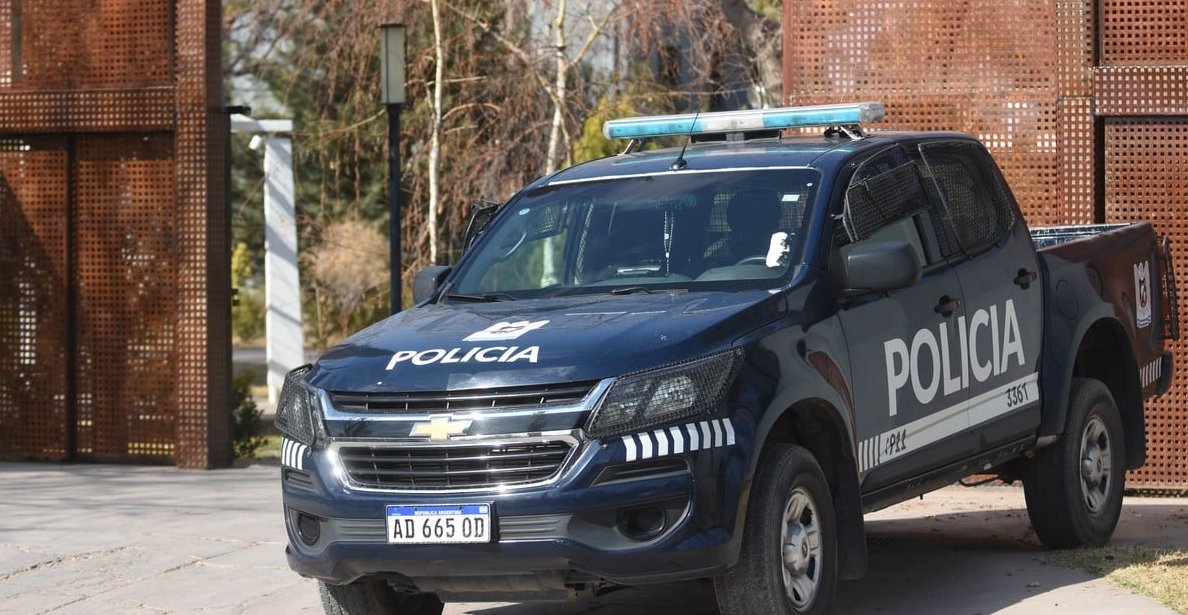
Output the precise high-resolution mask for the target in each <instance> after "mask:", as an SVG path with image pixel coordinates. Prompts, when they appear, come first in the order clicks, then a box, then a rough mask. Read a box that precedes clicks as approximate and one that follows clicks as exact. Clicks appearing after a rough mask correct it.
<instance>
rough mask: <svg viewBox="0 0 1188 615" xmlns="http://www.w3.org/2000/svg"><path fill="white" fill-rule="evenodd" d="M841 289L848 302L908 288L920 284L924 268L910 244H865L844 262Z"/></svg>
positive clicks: (856, 247)
mask: <svg viewBox="0 0 1188 615" xmlns="http://www.w3.org/2000/svg"><path fill="white" fill-rule="evenodd" d="M839 269H840V271H839V272H840V273H841V278H842V279H840V280H838V281H837V282H838V286H839V288H840V289H841V294H842V296H844V297H845V298H847V299H850V298H853V297H859V296H862V295H868V294H873V293H885V292H889V291H892V290H898V289H900V288H907V287H909V286H912V285H913V284H915V283H916V282H919V281H920V272H921V269H922V266H921V264H920V257H919V256H918V255H917V254H916V249H915V248H913V247H912V246H911V244H909V243H907V242H906V241H877V242H864V243H859V244H856V245H854V247H853V249H851V250H849V251H848V252H847V253H846V254H844V255H843V256H842V258H841V267H840V268H839Z"/></svg>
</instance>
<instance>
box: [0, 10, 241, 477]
mask: <svg viewBox="0 0 1188 615" xmlns="http://www.w3.org/2000/svg"><path fill="white" fill-rule="evenodd" d="M220 16H221V3H219V2H212V1H210V0H179V1H177V2H170V1H169V0H132V1H125V0H98V1H93V0H47V1H44V2H36V3H34V2H20V3H16V2H5V1H3V0H0V224H2V226H0V237H2V238H3V240H4V243H3V245H2V246H0V353H3V356H0V370H2V371H0V456H2V457H7V458H13V457H16V458H29V457H32V458H53V459H81V460H100V461H153V462H157V461H170V462H174V463H177V464H178V465H180V466H183V467H194V468H207V467H217V466H223V465H227V464H228V463H229V462H230V441H229V434H228V432H229V411H230V409H229V397H230V395H229V390H230V386H229V375H230V370H229V363H230V349H229V343H230V335H229V331H228V327H229V311H230V301H229V299H230V297H229V292H230V281H229V275H230V268H229V262H228V260H229V254H228V246H227V236H228V234H229V227H228V213H227V208H226V200H225V198H226V185H225V181H226V172H227V171H226V158H225V154H224V152H225V151H226V147H227V139H228V136H229V126H228V118H227V116H226V115H225V114H224V113H222V109H221V105H222V96H221V90H220V78H221V67H220V43H221V38H220V32H221V30H220V27H221V23H220ZM46 134H54V135H58V136H53V137H46V136H44V135H46ZM31 135H41V136H31ZM212 152H213V153H212ZM10 272H16V273H10ZM10 426H13V428H11V429H10V428H9V427H10Z"/></svg>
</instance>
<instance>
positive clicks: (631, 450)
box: [623, 436, 636, 461]
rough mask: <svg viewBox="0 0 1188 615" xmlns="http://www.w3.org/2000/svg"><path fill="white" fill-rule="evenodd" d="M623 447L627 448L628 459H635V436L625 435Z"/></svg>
mask: <svg viewBox="0 0 1188 615" xmlns="http://www.w3.org/2000/svg"><path fill="white" fill-rule="evenodd" d="M623 447H624V448H626V449H627V461H635V460H636V456H635V455H636V447H635V436H623Z"/></svg>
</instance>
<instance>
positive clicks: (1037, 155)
mask: <svg viewBox="0 0 1188 615" xmlns="http://www.w3.org/2000/svg"><path fill="white" fill-rule="evenodd" d="M783 23H784V35H785V37H784V41H785V42H784V90H785V96H786V98H787V99H788V102H790V103H792V104H814V103H828V102H840V101H855V100H882V101H884V102H885V103H886V104H887V119H886V121H884V122H882V123H881V124H880V125H878V126H877V127H876V128H878V129H900V128H904V129H913V130H958V131H962V132H967V133H971V134H973V135H975V136H977V137H979V138H980V139H982V141H983V142H985V143H986V144H987V146H988V148H989V149H990V151H991V153H993V154H994V157H995V158H996V159H997V161H998V162H999V164H1000V166H1001V167H1002V168H1003V173H1004V174H1005V175H1006V177H1007V179H1008V181H1009V182H1010V184H1011V187H1012V189H1013V191H1014V192H1015V195H1016V197H1017V198H1018V200H1019V202H1020V206H1021V207H1022V209H1023V212H1024V215H1025V216H1026V217H1027V219H1028V221H1029V223H1030V224H1031V225H1033V226H1042V225H1048V224H1064V223H1091V222H1106V221H1123V220H1139V219H1150V220H1152V221H1154V222H1155V225H1156V228H1157V230H1158V231H1159V232H1160V233H1164V234H1167V235H1169V236H1170V237H1171V240H1172V245H1173V246H1174V253H1175V260H1176V271H1177V280H1178V285H1179V287H1180V288H1185V287H1186V286H1185V285H1184V278H1183V276H1184V275H1188V273H1186V272H1188V260H1185V259H1188V215H1186V214H1188V211H1186V210H1188V188H1186V187H1185V185H1186V184H1185V182H1188V130H1186V129H1185V125H1186V124H1185V122H1188V68H1186V66H1188V3H1185V2H1183V0H1101V1H1096V0H1079V1H1071V2H1064V1H1057V0H1033V1H1024V2H1011V3H997V2H983V3H951V2H945V1H943V0H933V1H924V2H910V3H909V2H883V1H874V0H833V1H829V0H825V1H821V2H812V3H805V2H785V3H784V21H783ZM1181 324H1183V319H1182V322H1181ZM1181 328H1182V327H1181ZM1170 347H1171V349H1172V350H1174V351H1175V352H1176V353H1177V359H1176V360H1177V372H1178V373H1181V374H1182V373H1183V371H1184V370H1185V369H1188V361H1186V358H1185V357H1183V356H1182V355H1183V354H1184V352H1185V351H1186V349H1185V348H1184V345H1183V344H1179V343H1173V344H1171V345H1170ZM1185 395H1188V381H1186V380H1185V377H1184V376H1178V377H1177V378H1176V380H1175V381H1174V382H1173V386H1172V390H1171V392H1170V393H1169V394H1168V395H1167V396H1166V397H1164V398H1163V399H1161V400H1159V401H1157V402H1155V403H1153V404H1151V406H1150V408H1149V413H1148V416H1149V420H1150V425H1149V440H1150V443H1151V445H1150V459H1149V461H1148V465H1147V467H1146V468H1144V469H1143V470H1141V471H1140V472H1136V473H1132V475H1131V482H1133V483H1137V484H1139V485H1143V484H1146V485H1150V486H1169V485H1170V486H1174V487H1176V488H1183V487H1184V486H1188V468H1186V467H1185V461H1184V458H1185V455H1184V453H1183V451H1185V450H1188V429H1186V428H1188V425H1186V423H1188V418H1186V417H1188V405H1186V404H1185V401H1186V400H1185V399H1184V397H1185Z"/></svg>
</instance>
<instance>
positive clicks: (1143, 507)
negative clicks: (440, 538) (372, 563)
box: [0, 463, 1188, 615]
mask: <svg viewBox="0 0 1188 615" xmlns="http://www.w3.org/2000/svg"><path fill="white" fill-rule="evenodd" d="M278 472H279V470H278V468H277V466H275V465H267V464H257V465H252V466H248V467H244V468H236V469H229V470H218V471H212V472H190V471H179V470H176V469H172V468H159V467H158V468H146V467H139V466H110V465H108V466H99V465H78V466H59V465H52V464H19V463H0V613H5V614H8V613H13V614H22V615H23V614H34V613H38V614H40V613H47V614H48V613H52V614H55V615H57V614H64V613H80V614H87V615H102V614H113V615H114V614H121V615H122V614H150V613H154V614H155V613H286V614H288V613H319V612H321V609H320V604H319V602H318V596H317V589H316V586H315V584H314V583H313V582H312V581H309V580H306V579H302V578H300V577H298V576H297V575H296V574H294V573H292V572H290V571H289V569H288V567H287V566H286V564H285V559H284V530H283V528H282V525H281V515H280V487H279V482H278V480H277V474H278ZM867 528H868V532H869V534H870V543H871V567H870V571H869V573H868V575H867V577H866V578H865V579H862V580H860V581H846V582H843V583H842V584H841V587H840V588H839V591H838V605H837V608H836V610H835V613H837V614H838V615H859V614H869V613H886V614H898V613H911V614H913V615H925V614H937V615H941V614H943V615H975V614H980V615H991V614H997V615H1033V614H1034V615H1039V614H1044V615H1047V614H1049V613H1057V614H1059V613H1070V614H1072V613H1076V614H1084V613H1092V614H1095V615H1114V614H1117V615H1140V614H1142V615H1173V612H1172V611H1170V610H1168V609H1166V608H1164V607H1162V606H1160V605H1158V604H1157V603H1155V602H1154V601H1152V600H1150V599H1148V598H1145V597H1143V596H1138V595H1135V594H1132V593H1130V592H1129V591H1126V590H1122V589H1118V588H1115V587H1113V586H1111V585H1110V584H1108V583H1107V582H1105V581H1103V580H1100V579H1095V578H1093V577H1091V576H1089V575H1087V574H1084V573H1081V572H1078V571H1070V570H1064V569H1061V568H1056V567H1052V566H1047V565H1044V564H1043V563H1042V562H1041V561H1040V559H1039V556H1040V555H1041V550H1040V549H1039V547H1038V545H1037V543H1036V541H1035V537H1034V535H1033V534H1031V532H1030V528H1029V526H1028V523H1027V517H1026V513H1025V512H1024V510H1023V496H1022V491H1021V490H1020V489H1017V488H1009V487H982V488H978V489H962V488H949V489H944V490H942V491H940V492H937V493H934V494H930V495H928V496H925V498H924V499H923V500H913V501H911V502H907V503H905V504H901V505H899V506H896V507H893V508H890V509H888V510H885V511H880V512H879V513H876V514H874V515H870V516H868V522H867ZM1115 543H1124V544H1129V543H1133V544H1140V543H1141V544H1150V545H1169V546H1177V547H1181V548H1188V499H1162V498H1155V499H1152V498H1127V500H1126V507H1125V509H1124V511H1123V513H1122V521H1121V523H1120V525H1119V529H1118V533H1117V535H1116V537H1115ZM446 612H447V613H449V614H451V615H461V614H476V615H536V614H554V613H555V614H574V613H585V612H596V613H599V614H601V615H640V614H644V613H648V614H652V613H674V612H675V613H683V614H688V615H703V614H704V615H711V614H712V613H715V608H714V601H713V593H712V589H711V588H710V587H708V585H707V584H683V585H674V586H662V587H657V588H652V589H649V590H623V591H619V592H615V593H611V594H608V595H606V596H603V597H600V598H599V599H598V600H597V601H596V602H595V603H594V604H593V605H548V604H454V605H447V608H446Z"/></svg>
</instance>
